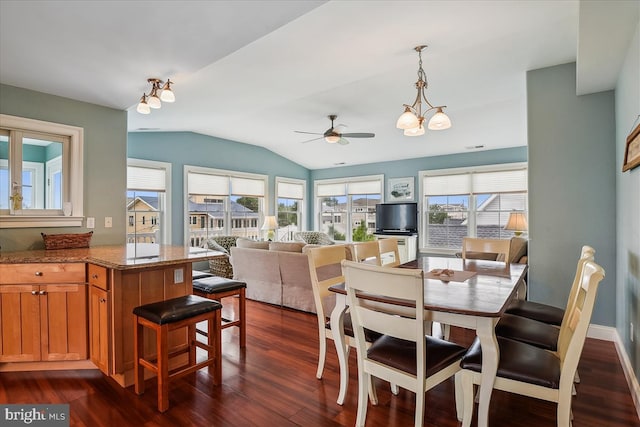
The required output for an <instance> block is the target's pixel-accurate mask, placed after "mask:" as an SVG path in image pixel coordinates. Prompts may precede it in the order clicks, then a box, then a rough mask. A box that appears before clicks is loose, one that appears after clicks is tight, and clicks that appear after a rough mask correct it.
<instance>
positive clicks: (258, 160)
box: [123, 132, 309, 245]
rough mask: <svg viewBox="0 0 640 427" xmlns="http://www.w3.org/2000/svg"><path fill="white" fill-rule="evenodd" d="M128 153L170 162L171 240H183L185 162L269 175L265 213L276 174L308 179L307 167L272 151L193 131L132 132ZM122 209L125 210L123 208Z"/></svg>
mask: <svg viewBox="0 0 640 427" xmlns="http://www.w3.org/2000/svg"><path fill="white" fill-rule="evenodd" d="M127 145H128V156H129V157H130V158H135V159H144V160H156V161H161V162H167V163H171V164H172V165H171V175H172V176H171V186H172V189H171V190H172V194H171V200H172V206H171V209H172V211H171V212H172V220H171V226H172V228H171V230H172V231H171V239H172V242H173V244H176V245H182V244H184V218H183V212H184V194H183V193H184V166H185V165H189V166H200V167H208V168H214V169H226V170H232V171H239V172H250V173H259V174H263V175H269V199H268V209H267V211H268V213H269V214H271V215H273V214H274V212H275V199H274V195H275V177H276V176H281V177H287V178H297V179H304V180H308V179H309V171H308V170H307V169H306V168H304V167H302V166H300V165H298V164H297V163H294V162H292V161H290V160H287V159H285V158H284V157H282V156H279V155H277V154H275V153H273V152H272V151H269V150H267V149H265V148H262V147H257V146H255V145H249V144H242V143H239V142H234V141H228V140H225V139H221V138H216V137H212V136H206V135H201V134H198V133H192V132H134V133H130V134H129V142H128V144H127ZM123 212H124V210H123Z"/></svg>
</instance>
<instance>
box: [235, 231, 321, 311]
mask: <svg viewBox="0 0 640 427" xmlns="http://www.w3.org/2000/svg"><path fill="white" fill-rule="evenodd" d="M313 246H316V245H307V244H305V243H303V242H256V241H251V240H246V239H238V240H237V242H236V246H234V247H232V248H231V257H230V262H231V264H232V265H233V278H234V279H235V280H239V281H242V282H245V283H246V284H247V290H246V296H247V298H249V299H252V300H256V301H262V302H266V303H269V304H275V305H279V306H283V307H288V308H293V309H296V310H302V311H307V312H312V313H315V312H316V308H315V303H314V300H313V290H312V289H311V276H310V274H309V261H308V259H307V254H306V250H305V248H308V247H313Z"/></svg>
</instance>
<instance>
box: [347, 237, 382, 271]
mask: <svg viewBox="0 0 640 427" xmlns="http://www.w3.org/2000/svg"><path fill="white" fill-rule="evenodd" d="M351 248H352V251H353V260H354V261H356V262H366V263H368V264H374V265H382V261H381V260H380V248H379V246H378V242H376V241H375V240H371V241H368V242H354V243H353V244H352V246H351Z"/></svg>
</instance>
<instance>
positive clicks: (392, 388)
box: [391, 383, 400, 396]
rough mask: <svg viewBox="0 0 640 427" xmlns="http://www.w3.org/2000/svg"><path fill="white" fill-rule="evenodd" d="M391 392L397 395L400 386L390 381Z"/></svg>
mask: <svg viewBox="0 0 640 427" xmlns="http://www.w3.org/2000/svg"><path fill="white" fill-rule="evenodd" d="M391 393H392V394H393V395H394V396H397V395H398V393H400V387H398V384H395V383H391Z"/></svg>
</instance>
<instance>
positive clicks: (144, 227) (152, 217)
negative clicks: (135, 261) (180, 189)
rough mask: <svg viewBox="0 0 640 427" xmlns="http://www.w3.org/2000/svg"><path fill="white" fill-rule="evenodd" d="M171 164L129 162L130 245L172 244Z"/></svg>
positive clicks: (145, 161)
mask: <svg viewBox="0 0 640 427" xmlns="http://www.w3.org/2000/svg"><path fill="white" fill-rule="evenodd" d="M170 207H171V163H165V162H156V161H151V160H141V159H128V160H127V212H126V215H127V221H126V224H127V243H131V244H151V243H153V244H156V245H159V244H161V243H162V244H170V243H171V227H170V226H169V225H170V224H171V209H170Z"/></svg>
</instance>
